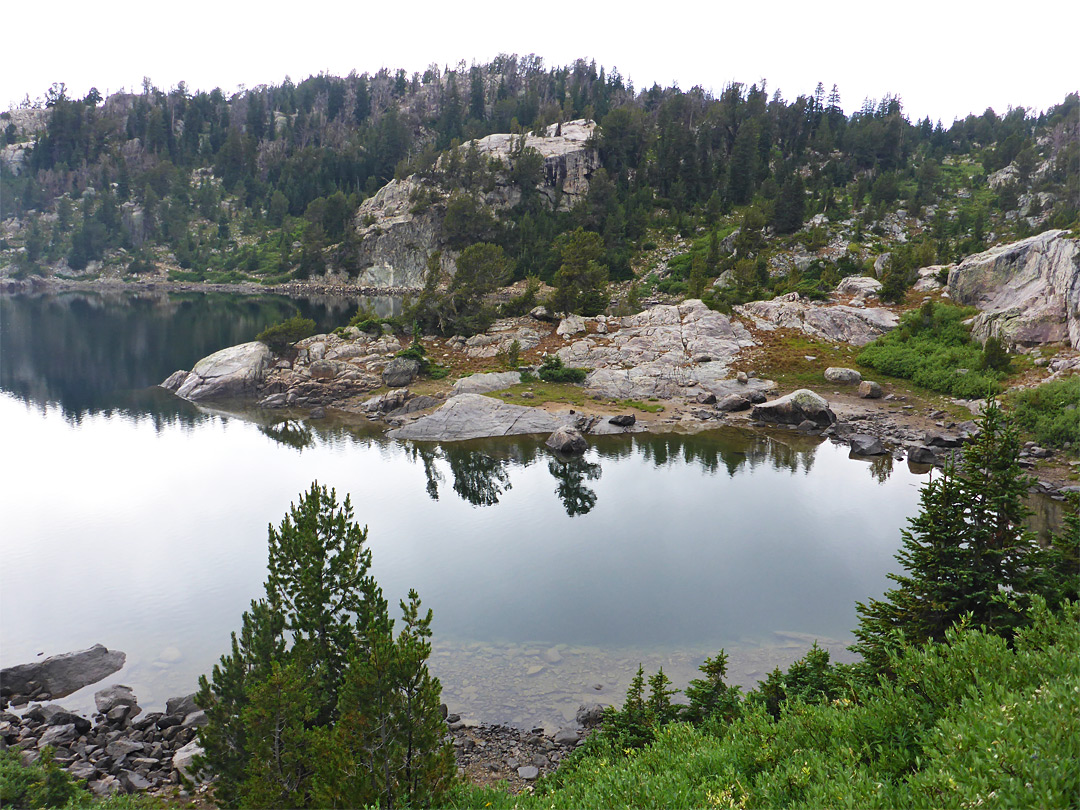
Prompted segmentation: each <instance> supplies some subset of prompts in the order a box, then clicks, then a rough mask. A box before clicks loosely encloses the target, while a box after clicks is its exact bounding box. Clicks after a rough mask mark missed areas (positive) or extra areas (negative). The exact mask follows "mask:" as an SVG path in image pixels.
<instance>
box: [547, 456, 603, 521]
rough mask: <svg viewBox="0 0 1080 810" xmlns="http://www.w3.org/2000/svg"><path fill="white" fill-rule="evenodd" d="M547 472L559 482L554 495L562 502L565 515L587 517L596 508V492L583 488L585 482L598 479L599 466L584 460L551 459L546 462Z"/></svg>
mask: <svg viewBox="0 0 1080 810" xmlns="http://www.w3.org/2000/svg"><path fill="white" fill-rule="evenodd" d="M548 471H549V472H550V473H551V474H552V476H554V478H555V480H556V481H558V482H559V485H558V486H557V487H556V488H555V494H556V495H558V496H559V500H560V501H562V503H563V506H564V507H565V508H566V514H567V515H569V516H570V517H574V516H575V515H587V514H588V513H589V512H591V511H592V508H593V507H594V506H596V491H595V490H593V489H590V488H589V487H587V486H585V482H586V481H596V480H598V479H599V478H600V465H599V464H592V463H590V462H588V461H586V460H585V459H584V458H553V459H551V460H550V461H548Z"/></svg>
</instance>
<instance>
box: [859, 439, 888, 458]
mask: <svg viewBox="0 0 1080 810" xmlns="http://www.w3.org/2000/svg"><path fill="white" fill-rule="evenodd" d="M849 443H850V447H851V452H852V453H853V454H854V455H856V456H880V455H883V454H885V453H888V452H889V451H888V450H887V449H886V448H885V445H884V444H883V443H882V441H881V439H879V438H878V437H877V436H870V435H868V434H866V433H856V434H855V435H854V436H852V437H851V439H850V440H849Z"/></svg>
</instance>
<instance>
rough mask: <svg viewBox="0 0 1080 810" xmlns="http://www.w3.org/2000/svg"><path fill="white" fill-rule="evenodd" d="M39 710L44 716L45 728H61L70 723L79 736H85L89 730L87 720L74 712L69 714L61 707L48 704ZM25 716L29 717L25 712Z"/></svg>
mask: <svg viewBox="0 0 1080 810" xmlns="http://www.w3.org/2000/svg"><path fill="white" fill-rule="evenodd" d="M41 708H42V712H43V714H44V716H45V725H47V726H63V725H67V724H68V723H70V724H71V725H73V726H75V731H77V732H78V733H79V734H85V733H86V732H88V731H89V730H90V721H89V720H87V719H86V718H85V717H82V716H80V715H77V714H75V713H74V712H69V711H68V710H67V709H65V708H64V707H63V706H57V705H56V704H55V703H50V704H49V705H47V706H42V707H41ZM27 714H28V715H29V712H27Z"/></svg>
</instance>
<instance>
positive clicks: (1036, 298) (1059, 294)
mask: <svg viewBox="0 0 1080 810" xmlns="http://www.w3.org/2000/svg"><path fill="white" fill-rule="evenodd" d="M1065 233H1066V232H1065V231H1046V232H1044V233H1041V234H1038V235H1037V236H1032V237H1030V238H1028V239H1022V240H1020V241H1019V242H1013V243H1011V244H1008V245H999V246H997V247H994V248H991V249H990V250H987V251H985V252H983V253H977V254H975V255H973V256H969V257H967V258H966V259H964V260H963V261H962V262H960V264H958V265H957V266H956V267H954V268H952V270H950V271H949V294H950V295H951V296H952V297H953V299H954V300H955V301H957V302H958V303H960V304H967V305H970V306H974V307H977V308H978V309H979V310H980V312H979V314H978V315H977V316H976V317H975V321H974V325H973V328H972V333H973V334H974V335H975V337H977V338H978V339H980V340H986V338H987V337H990V336H991V335H994V336H997V337H999V338H1000V339H1001V340H1002V341H1004V342H1005V343H1006V344H1007V345H1008V346H1010V347H1012V348H1020V349H1023V348H1028V347H1033V346H1038V345H1041V344H1044V343H1056V342H1059V341H1067V342H1068V343H1069V344H1070V345H1071V346H1072V347H1073V348H1074V349H1080V242H1078V241H1077V240H1076V239H1067V238H1065Z"/></svg>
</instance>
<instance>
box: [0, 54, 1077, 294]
mask: <svg viewBox="0 0 1080 810" xmlns="http://www.w3.org/2000/svg"><path fill="white" fill-rule="evenodd" d="M44 104H45V105H47V106H42V107H38V108H27V109H19V110H11V111H8V112H7V113H2V114H0V138H2V143H0V148H2V151H0V158H2V159H0V180H2V182H3V185H4V191H5V193H4V195H3V200H0V206H2V210H0V275H3V276H6V277H16V278H20V277H21V278H29V277H32V276H35V275H39V276H56V277H60V278H89V279H92V278H99V277H104V278H114V279H129V280H136V279H150V280H154V281H168V280H174V281H199V280H205V281H216V282H230V281H231V282H238V281H254V282H257V283H261V284H280V283H283V282H286V281H290V282H292V281H299V282H308V281H311V282H314V283H323V284H325V283H333V284H348V285H353V286H357V287H362V288H368V289H370V288H379V289H388V288H397V289H401V288H414V289H415V288H418V287H420V286H421V285H422V284H423V282H424V278H425V274H426V271H427V268H428V262H429V260H430V259H431V258H432V257H433V256H435V255H436V254H438V266H439V267H440V268H441V270H442V271H443V281H444V282H445V281H447V280H448V279H449V277H450V276H451V275H452V274H453V272H454V270H455V269H456V258H457V256H458V255H459V254H460V252H461V251H462V250H464V249H466V248H467V247H469V246H470V245H473V244H477V243H489V244H495V245H497V246H499V247H500V248H501V249H502V250H503V251H504V252H505V254H506V256H507V258H508V260H509V261H510V264H511V270H512V278H516V279H523V278H525V277H528V276H536V277H539V278H540V279H542V280H544V281H552V280H554V277H555V274H556V273H557V272H558V270H559V268H560V267H561V266H562V265H563V264H564V256H563V255H562V248H563V246H564V242H563V241H560V240H563V239H564V238H565V236H566V235H567V234H569V233H571V232H573V231H575V230H576V229H578V228H581V229H583V230H584V231H585V232H587V233H593V234H596V235H597V237H598V238H599V239H600V240H601V243H602V253H601V254H600V255H599V256H598V257H597V258H596V259H595V260H594V261H595V262H596V264H597V266H598V268H599V269H602V270H603V271H605V272H606V273H607V275H608V277H609V278H610V279H612V280H615V281H624V282H630V281H634V282H636V283H637V284H638V285H639V286H638V289H636V290H635V294H636V296H637V297H638V298H647V297H649V296H654V295H656V296H672V297H681V296H685V295H687V294H689V295H691V296H701V295H703V293H705V292H707V291H708V290H710V289H711V290H714V293H712V294H710V295H705V296H704V297H705V298H706V300H707V301H710V303H712V304H714V305H719V306H721V308H726V307H729V306H731V305H734V304H741V303H746V302H747V301H749V300H753V299H763V298H769V297H772V296H774V295H778V294H784V293H787V292H793V291H796V292H799V293H800V294H801V295H804V296H811V297H813V296H820V295H824V294H825V293H826V292H827V291H828V290H830V289H831V288H833V287H835V285H836V283H837V282H838V281H839V280H840V279H842V278H844V277H847V276H852V275H862V274H873V275H876V276H878V277H880V278H881V280H882V281H883V282H885V288H886V289H885V294H886V295H887V296H889V297H892V298H896V297H897V296H899V295H900V294H902V292H903V290H904V289H905V288H906V287H908V286H910V285H911V284H912V283H914V282H915V281H916V280H917V279H918V275H917V271H918V270H919V269H920V268H926V267H931V266H935V265H947V264H951V263H955V262H957V261H959V260H961V259H963V258H964V257H966V256H968V255H971V254H975V253H979V252H981V251H983V250H986V249H988V248H991V247H993V246H995V245H998V244H1004V243H1007V242H1010V241H1014V240H1016V239H1023V238H1026V237H1028V236H1031V235H1034V234H1036V233H1039V232H1041V231H1044V230H1047V229H1051V228H1055V229H1065V230H1067V229H1069V228H1073V227H1075V226H1076V223H1077V209H1076V200H1077V195H1078V193H1080V187H1078V183H1080V179H1078V178H1080V145H1078V143H1080V139H1078V134H1080V133H1078V132H1077V126H1078V125H1077V115H1076V112H1077V110H1078V109H1080V100H1078V98H1077V96H1076V95H1075V94H1073V95H1070V96H1069V97H1067V98H1066V99H1064V100H1063V103H1062V104H1060V105H1058V106H1057V107H1054V108H1053V109H1051V110H1048V111H1045V112H1042V113H1038V114H1035V113H1029V112H1027V111H1025V110H1024V109H1022V108H1017V109H1012V110H1010V111H1008V112H1007V113H1005V114H1003V115H999V114H997V113H995V112H994V111H992V110H987V111H986V112H985V113H983V114H982V115H978V116H976V115H970V116H968V117H966V118H964V119H963V120H957V121H955V122H953V123H952V124H951V125H950V126H948V127H946V126H945V125H943V124H942V123H941V122H932V121H929V120H923V121H912V120H910V119H909V118H908V117H907V116H906V115H905V113H904V110H903V106H902V104H901V103H900V101H899V99H898V98H895V97H890V96H886V97H884V98H883V99H881V100H880V101H878V102H869V101H868V102H867V103H866V104H864V106H863V107H862V108H861V109H860V110H858V111H857V112H855V113H853V114H851V115H847V114H845V113H844V111H843V109H842V106H841V102H840V90H839V89H838V88H836V87H833V88H832V91H831V92H826V89H825V86H824V85H819V88H818V91H817V92H815V93H814V94H813V95H811V96H800V97H797V98H795V99H792V100H785V99H783V98H781V97H779V96H778V95H774V96H772V97H769V96H768V95H767V94H766V92H765V89H764V87H763V86H762V87H759V86H757V85H753V86H750V87H746V86H743V85H732V86H729V87H726V88H724V90H723V91H722V92H721V93H720V94H719V95H715V96H714V95H711V94H708V93H704V92H702V91H701V90H700V89H699V88H695V89H693V90H691V91H688V92H684V91H682V90H680V89H678V88H676V87H671V88H661V87H659V86H654V87H652V88H649V89H648V90H645V91H638V90H637V89H635V88H634V87H633V86H631V85H629V84H628V83H626V82H625V81H624V80H623V79H622V77H621V76H620V75H619V74H618V73H617V72H615V71H610V72H606V71H605V70H604V68H603V67H599V68H598V67H597V65H596V64H595V62H590V61H586V60H579V61H578V62H575V63H574V64H573V65H569V66H565V67H552V68H548V67H546V66H545V65H544V64H543V61H542V60H540V59H537V58H535V57H528V58H518V57H516V56H506V55H504V56H500V57H499V58H497V59H495V60H493V61H492V62H491V63H489V64H485V65H474V66H471V67H468V68H466V67H465V66H464V65H461V66H458V67H456V68H454V69H447V70H439V69H438V68H435V67H432V68H431V69H429V70H428V71H426V72H424V73H423V74H415V75H413V76H408V75H406V74H405V73H404V72H403V71H397V72H393V71H390V70H382V71H379V72H378V73H375V74H363V75H356V74H352V75H350V76H348V77H344V78H339V77H333V76H325V75H322V76H316V77H310V78H308V79H306V80H304V81H302V82H299V83H293V82H292V81H286V82H284V83H283V84H281V85H276V86H260V87H257V88H254V89H252V90H248V91H245V92H243V93H239V94H237V95H234V96H232V97H226V96H225V95H224V94H223V93H221V91H219V90H214V91H211V92H203V91H200V92H190V91H189V90H188V88H186V87H185V86H183V85H181V86H178V87H176V88H172V89H171V90H169V91H165V90H162V89H159V88H155V87H152V86H150V85H149V84H147V86H146V87H145V88H144V89H143V92H142V93H135V94H131V93H128V94H115V95H113V96H110V97H108V98H106V99H102V98H100V96H99V94H97V93H96V92H92V93H90V94H89V95H88V96H87V97H86V98H84V99H73V98H69V97H68V96H67V95H66V93H65V90H64V88H63V86H62V85H57V86H54V87H53V88H51V89H50V91H49V93H48V94H47V96H46V100H45V102H44Z"/></svg>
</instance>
